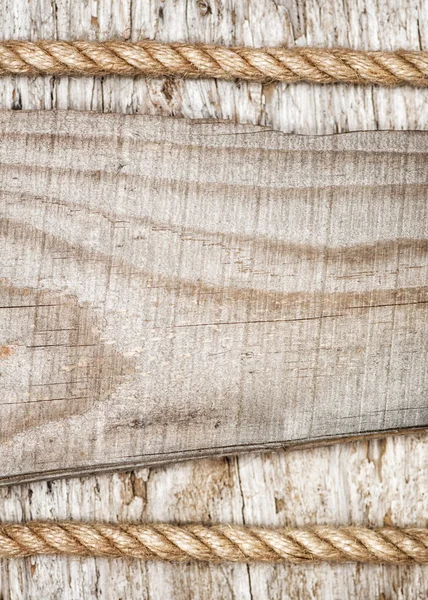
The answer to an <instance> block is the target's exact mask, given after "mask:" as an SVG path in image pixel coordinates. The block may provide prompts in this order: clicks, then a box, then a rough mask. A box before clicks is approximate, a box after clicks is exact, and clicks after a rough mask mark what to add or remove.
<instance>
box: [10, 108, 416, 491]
mask: <svg viewBox="0 0 428 600" xmlns="http://www.w3.org/2000/svg"><path fill="white" fill-rule="evenodd" d="M0 134H1V135H0V163H1V166H0V186H1V202H0V206H1V211H2V227H1V240H2V241H1V247H0V254H1V256H2V270H1V273H2V277H3V279H2V281H3V287H2V301H1V306H2V313H3V320H2V322H3V324H4V325H3V334H2V339H1V340H0V342H1V345H2V347H3V357H2V361H1V365H2V371H1V374H2V381H3V391H4V395H3V398H2V401H1V403H0V415H1V418H0V422H1V423H2V426H1V429H0V436H1V437H0V442H1V444H0V452H1V454H0V456H1V472H0V476H1V478H2V479H3V481H4V482H8V481H10V480H16V479H32V478H37V477H40V476H52V473H61V472H66V473H72V472H79V471H86V472H88V471H93V470H97V469H108V468H111V467H112V466H115V467H120V466H122V467H123V466H129V465H133V464H143V465H144V464H146V465H147V464H154V463H156V462H165V461H168V460H171V459H173V458H175V459H176V458H180V457H181V458H183V457H187V456H203V455H210V454H219V453H220V454H221V453H231V452H234V451H237V450H242V449H254V448H257V447H270V446H281V445H285V444H290V443H301V442H309V441H314V440H317V439H318V440H323V439H330V438H334V437H340V438H342V437H344V436H346V435H356V434H361V433H378V432H379V431H388V430H391V429H393V430H395V429H400V428H415V427H423V426H425V425H427V424H428V409H427V405H426V395H427V385H428V376H427V364H428V363H427V355H428V345H427V340H428V335H427V327H428V319H427V304H428V286H427V282H428V278H427V264H426V257H427V254H428V214H427V208H426V197H427V190H428V185H427V181H428V162H427V150H428V135H426V134H425V133H416V132H415V133H405V132H402V133H395V132H383V133H382V132H377V133H369V132H366V133H354V134H347V135H342V136H340V135H336V136H324V137H307V136H306V137H305V136H284V135H283V134H281V133H275V132H272V131H266V130H263V129H261V128H257V127H248V126H242V125H232V124H227V123H223V124H216V123H206V122H203V123H195V122H191V121H183V120H177V119H175V120H173V119H162V118H145V117H138V116H137V117H136V116H119V115H96V114H90V113H89V114H88V113H87V114H82V113H72V112H63V113H3V114H2V115H1V116H0Z"/></svg>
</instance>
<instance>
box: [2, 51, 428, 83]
mask: <svg viewBox="0 0 428 600" xmlns="http://www.w3.org/2000/svg"><path fill="white" fill-rule="evenodd" d="M6 74H17V75H41V74H45V75H58V76H59V75H92V76H94V75H97V76H99V75H128V76H137V75H140V76H145V77H161V76H162V77H163V76H175V77H184V78H187V77H190V78H216V79H247V80H252V81H261V82H269V81H285V82H289V83H293V82H296V81H308V82H312V83H335V82H342V83H354V84H379V85H400V84H408V85H413V86H427V85H428V52H423V51H407V50H397V51H396V52H377V51H376V52H375V51H364V50H362V51H360V50H347V49H343V48H332V49H326V48H293V49H289V48H283V47H276V48H250V47H243V46H238V47H233V48H231V47H226V46H216V45H209V44H184V43H172V44H167V43H160V42H154V41H142V42H137V43H132V42H124V41H117V40H108V41H106V42H87V41H73V42H65V41H56V40H42V41H39V42H29V41H4V42H0V75H6Z"/></svg>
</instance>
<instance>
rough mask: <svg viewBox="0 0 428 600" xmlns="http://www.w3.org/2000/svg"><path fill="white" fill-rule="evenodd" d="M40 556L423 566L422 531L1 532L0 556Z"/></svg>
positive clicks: (124, 528)
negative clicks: (417, 564) (409, 564)
mask: <svg viewBox="0 0 428 600" xmlns="http://www.w3.org/2000/svg"><path fill="white" fill-rule="evenodd" d="M42 554H56V555H72V556H99V557H110V558H114V557H128V558H139V559H143V560H167V561H189V560H198V561H205V562H223V561H229V562H251V561H262V562H287V563H304V562H313V561H327V562H333V563H337V562H364V563H390V564H401V563H409V562H414V563H419V564H428V529H415V528H403V529H400V528H393V527H383V528H379V529H368V528H366V527H339V528H337V527H329V526H323V527H311V528H307V529H263V528H260V527H239V526H235V525H224V524H223V525H213V526H205V525H200V524H196V525H170V524H167V523H157V524H151V525H148V524H131V523H122V524H117V525H116V524H105V523H78V522H72V521H60V522H54V521H30V522H28V523H19V524H3V525H0V557H2V558H21V557H25V556H35V555H42Z"/></svg>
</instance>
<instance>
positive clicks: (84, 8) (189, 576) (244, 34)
mask: <svg viewBox="0 0 428 600" xmlns="http://www.w3.org/2000/svg"><path fill="white" fill-rule="evenodd" d="M0 14H1V23H2V35H3V37H4V38H8V37H14V38H17V37H18V38H24V39H28V38H34V39H35V38H41V37H55V36H59V37H65V38H76V37H90V38H91V39H97V38H101V39H102V38H103V37H109V36H112V35H116V36H119V37H122V36H123V37H125V38H127V37H131V38H132V39H138V37H139V36H145V35H148V36H150V37H156V38H157V39H163V40H174V39H182V40H186V39H192V40H201V41H215V42H222V41H224V42H226V43H228V42H229V41H230V42H231V43H235V42H236V43H253V44H255V45H259V44H262V43H267V42H274V43H283V42H284V43H297V44H301V45H304V44H306V43H311V44H319V45H323V44H330V45H336V44H342V45H344V46H348V47H349V46H355V47H360V48H368V47H371V48H387V49H389V48H395V47H405V48H416V49H417V48H421V49H427V48H428V21H427V16H426V15H427V11H426V2H425V0H418V1H417V2H415V1H413V0H393V1H392V2H390V1H388V2H386V1H384V0H356V1H354V0H351V1H348V0H345V1H344V2H341V3H338V2H336V1H335V0H324V1H320V0H310V1H309V2H306V1H304V2H303V1H301V0H280V1H277V2H272V1H271V0H249V1H245V2H244V1H242V2H232V1H230V2H226V1H223V2H220V1H208V2H205V1H203V2H201V1H199V2H196V1H194V2H193V1H189V2H183V1H182V0H175V1H172V0H166V1H164V2H163V1H161V0H153V1H151V0H149V1H146V0H127V1H121V2H120V3H119V2H114V1H110V0H100V1H98V2H95V1H94V2H82V3H76V2H72V1H66V0H56V1H54V2H50V1H47V0H32V1H31V2H26V1H25V0H13V1H12V0H2V1H1V2H0ZM426 99H427V94H426V92H425V91H419V90H418V91H415V90H410V89H407V88H400V89H396V90H388V89H387V90H377V89H370V88H367V89H361V88H352V87H343V86H337V87H334V88H318V87H310V86H306V85H300V86H296V87H286V86H259V85H257V84H251V85H247V84H241V85H240V86H235V85H233V84H229V83H222V84H215V83H214V82H209V81H205V82H184V81H177V82H163V81H153V82H145V81H131V80H121V81H115V80H112V79H106V80H103V81H92V80H85V81H82V80H77V79H73V80H70V81H69V80H61V81H57V80H52V79H51V78H36V79H31V80H27V79H25V78H8V79H7V80H3V81H2V86H1V88H0V106H1V107H3V108H20V107H23V108H27V109H28V108H29V109H32V108H63V109H66V108H74V109H78V110H98V111H107V112H108V111H119V112H136V111H138V112H141V113H146V114H159V115H160V114H165V115H177V116H187V117H190V118H195V117H196V118H201V117H202V118H206V117H208V118H209V117H213V118H230V119H232V120H236V121H240V122H247V123H252V124H263V125H271V126H274V127H275V128H276V129H280V130H282V131H286V132H297V133H307V134H314V133H318V134H319V133H333V132H336V131H349V130H362V129H427V125H428V103H427V102H426ZM427 440H428V438H427V437H426V436H422V435H419V436H404V437H400V438H390V439H387V440H385V441H369V442H358V443H353V444H343V445H339V446H335V447H331V448H318V449H313V450H305V451H299V452H293V453H290V454H285V453H283V452H279V453H275V454H273V455H246V456H241V457H239V458H238V459H234V460H231V461H230V460H226V459H221V460H201V461H192V462H191V463H183V464H176V465H174V466H170V467H168V468H157V469H150V470H148V469H139V470H137V471H133V472H130V473H128V474H116V475H112V476H108V475H102V476H98V477H87V478H81V479H77V478H76V479H70V480H61V481H54V482H47V483H46V482H45V483H44V482H40V483H33V484H31V485H28V484H25V485H21V486H12V487H9V488H3V489H1V490H0V498H1V500H0V517H1V518H2V519H3V520H6V519H10V520H21V519H25V518H52V517H59V518H68V517H72V518H75V519H79V518H101V519H113V520H116V519H118V518H124V519H127V518H133V519H140V518H147V519H166V520H178V521H183V520H190V521H192V520H199V519H202V520H205V521H210V520H215V521H226V520H231V521H234V522H242V521H244V522H246V523H260V524H265V525H281V524H290V525H294V524H304V523H310V522H318V523H323V522H324V523H326V522H327V523H336V524H340V523H350V522H355V523H371V524H373V525H381V524H383V523H389V522H391V521H393V522H395V523H396V524H398V525H403V526H404V525H406V524H417V525H420V526H425V525H426V522H427V519H428V506H427V504H428V503H427V494H426V490H427V486H428V480H427V470H426V463H427V456H428V446H427ZM309 474H310V475H309ZM427 576H428V572H427V569H425V568H422V567H392V568H391V567H365V566H356V565H343V566H338V567H329V566H325V565H320V566H313V567H282V566H274V567H270V566H260V565H257V566H256V565H252V566H250V567H248V568H247V567H245V566H242V565H239V566H222V567H215V566H208V565H204V566H201V565H179V566H177V565H164V564H149V565H141V564H139V563H126V562H122V561H111V562H110V561H105V560H98V559H97V560H93V561H92V560H90V561H75V560H63V559H61V560H58V559H52V558H38V559H36V560H26V561H9V562H7V561H5V562H2V564H1V571H0V590H1V595H2V596H3V598H5V599H9V598H11V599H21V598H22V599H24V598H25V599H26V598H32V599H33V598H34V599H38V598H40V597H44V598H47V599H49V600H51V599H52V600H53V599H59V598H61V599H62V598H66V599H70V600H75V599H76V598H94V599H98V598H111V599H116V598H127V599H128V598H138V599H140V598H151V599H158V598H159V599H160V598H174V599H180V600H181V599H183V600H184V599H186V600H187V599H190V598H193V599H195V598H198V599H205V598H207V597H210V598H213V599H214V600H215V599H216V598H219V599H220V598H221V599H222V600H223V599H229V598H230V599H232V598H248V599H250V598H253V599H254V598H258V599H262V600H264V599H266V600H267V599H269V600H271V599H275V600H276V599H288V598H293V599H294V598H302V599H324V598H325V599H327V598H328V599H329V600H330V599H333V600H336V599H337V600H339V599H340V600H342V599H343V598H357V597H367V598H382V599H384V600H386V599H388V600H390V599H395V598H399V599H407V598H416V599H425V598H426V596H427V594H428V580H427Z"/></svg>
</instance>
